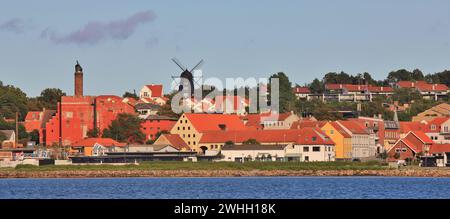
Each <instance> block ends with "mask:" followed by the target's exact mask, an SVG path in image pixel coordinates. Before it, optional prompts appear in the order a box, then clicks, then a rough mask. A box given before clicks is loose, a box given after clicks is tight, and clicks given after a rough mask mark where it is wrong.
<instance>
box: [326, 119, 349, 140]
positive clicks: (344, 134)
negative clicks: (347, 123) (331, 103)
mask: <svg viewBox="0 0 450 219" xmlns="http://www.w3.org/2000/svg"><path fill="white" fill-rule="evenodd" d="M330 125H331V126H333V128H334V129H336V130H337V131H338V132H339V133H340V134H341V135H342V136H344V138H351V137H352V136H351V135H350V134H349V133H348V132H347V131H345V130H344V128H342V126H340V125H339V124H338V123H336V122H330Z"/></svg>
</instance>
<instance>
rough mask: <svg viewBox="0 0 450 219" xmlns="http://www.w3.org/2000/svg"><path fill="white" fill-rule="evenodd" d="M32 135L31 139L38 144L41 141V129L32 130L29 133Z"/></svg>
mask: <svg viewBox="0 0 450 219" xmlns="http://www.w3.org/2000/svg"><path fill="white" fill-rule="evenodd" d="M28 135H29V137H30V141H34V142H35V143H36V145H38V144H39V143H40V142H39V130H37V129H35V130H33V131H32V132H30V133H29V134H28Z"/></svg>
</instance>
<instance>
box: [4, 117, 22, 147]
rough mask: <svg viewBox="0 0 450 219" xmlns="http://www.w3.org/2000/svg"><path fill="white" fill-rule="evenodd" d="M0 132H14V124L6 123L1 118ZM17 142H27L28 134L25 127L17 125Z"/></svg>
mask: <svg viewBox="0 0 450 219" xmlns="http://www.w3.org/2000/svg"><path fill="white" fill-rule="evenodd" d="M0 130H16V123H15V122H6V121H5V120H4V119H3V118H2V117H0ZM18 137H19V141H20V142H26V141H27V140H28V137H29V135H28V133H27V131H26V130H25V126H23V125H22V124H20V123H19V135H18Z"/></svg>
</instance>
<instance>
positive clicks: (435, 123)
mask: <svg viewBox="0 0 450 219" xmlns="http://www.w3.org/2000/svg"><path fill="white" fill-rule="evenodd" d="M449 119H450V117H437V118H434V119H433V120H431V121H429V122H427V124H423V125H422V126H423V132H425V133H440V132H441V126H442V124H443V123H445V122H447V121H448V120H449ZM433 127H434V128H433Z"/></svg>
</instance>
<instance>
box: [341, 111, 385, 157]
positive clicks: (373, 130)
mask: <svg viewBox="0 0 450 219" xmlns="http://www.w3.org/2000/svg"><path fill="white" fill-rule="evenodd" d="M350 120H351V121H353V122H356V123H358V124H359V125H360V126H363V127H364V128H365V129H366V131H367V132H368V133H369V134H370V137H371V138H373V140H372V139H371V141H375V146H376V152H377V153H381V152H382V151H383V150H384V136H385V127H384V120H383V119H381V115H380V116H379V117H378V118H377V117H375V116H374V118H371V117H362V116H360V117H358V118H356V119H354V118H353V119H350Z"/></svg>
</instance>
